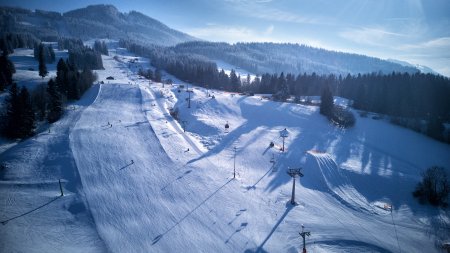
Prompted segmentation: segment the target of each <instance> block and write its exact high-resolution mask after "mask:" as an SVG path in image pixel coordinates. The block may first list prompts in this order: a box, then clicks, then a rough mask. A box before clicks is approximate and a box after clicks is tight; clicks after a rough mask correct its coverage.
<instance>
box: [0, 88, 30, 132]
mask: <svg viewBox="0 0 450 253" xmlns="http://www.w3.org/2000/svg"><path fill="white" fill-rule="evenodd" d="M7 102H8V109H7V121H8V123H7V125H6V135H7V136H8V137H10V138H25V137H28V136H31V135H32V134H33V130H34V123H35V113H34V109H33V106H32V104H31V99H30V93H29V92H28V90H27V88H25V87H22V89H21V90H20V92H19V91H18V88H17V84H15V83H14V84H13V85H12V86H11V89H10V91H9V98H8V100H7Z"/></svg>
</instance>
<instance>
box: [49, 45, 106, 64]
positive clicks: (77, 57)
mask: <svg viewBox="0 0 450 253" xmlns="http://www.w3.org/2000/svg"><path fill="white" fill-rule="evenodd" d="M95 43H97V41H96V42H95ZM99 43H100V42H99ZM94 48H95V44H94ZM100 48H101V50H100V51H98V50H96V49H92V48H90V47H88V46H85V45H84V44H83V41H81V40H80V39H72V38H59V39H58V49H59V50H64V49H67V50H68V52H69V62H70V64H71V65H74V66H76V67H77V68H78V69H103V61H102V56H101V54H102V53H103V52H102V51H106V52H108V48H107V47H106V44H103V45H102V43H100Z"/></svg>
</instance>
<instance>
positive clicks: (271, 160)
mask: <svg viewBox="0 0 450 253" xmlns="http://www.w3.org/2000/svg"><path fill="white" fill-rule="evenodd" d="M270 163H275V155H274V154H272V158H270Z"/></svg>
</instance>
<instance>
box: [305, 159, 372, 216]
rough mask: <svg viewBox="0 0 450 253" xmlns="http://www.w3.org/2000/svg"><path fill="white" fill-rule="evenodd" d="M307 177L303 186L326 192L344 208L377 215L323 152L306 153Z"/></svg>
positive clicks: (343, 172)
mask: <svg viewBox="0 0 450 253" xmlns="http://www.w3.org/2000/svg"><path fill="white" fill-rule="evenodd" d="M307 154H309V156H308V157H307V160H306V161H307V167H306V168H307V170H308V171H307V173H308V176H307V177H305V179H302V180H301V182H302V184H303V186H305V187H308V188H313V189H317V190H320V191H324V192H328V193H330V194H331V195H332V196H333V197H335V198H336V199H337V200H338V201H340V202H341V203H342V204H344V205H345V206H347V207H349V208H351V209H353V210H359V211H362V212H368V213H377V210H376V209H374V208H373V206H371V205H370V204H369V202H368V201H367V199H366V198H365V197H364V196H363V195H361V194H360V193H359V192H358V191H357V190H356V189H355V187H354V186H353V184H352V182H351V181H350V179H349V178H348V177H347V175H346V174H345V171H344V170H343V169H341V168H339V165H338V164H337V163H336V162H335V161H334V159H333V157H332V156H331V155H330V154H328V153H324V152H319V151H315V150H310V151H308V152H307Z"/></svg>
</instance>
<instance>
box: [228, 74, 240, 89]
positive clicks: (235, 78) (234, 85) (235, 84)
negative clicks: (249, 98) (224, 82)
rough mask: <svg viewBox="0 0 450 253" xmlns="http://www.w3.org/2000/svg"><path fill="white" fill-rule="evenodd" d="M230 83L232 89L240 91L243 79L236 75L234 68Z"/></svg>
mask: <svg viewBox="0 0 450 253" xmlns="http://www.w3.org/2000/svg"><path fill="white" fill-rule="evenodd" d="M230 85H231V90H232V91H239V88H240V87H241V80H240V79H239V77H238V76H237V75H236V72H235V71H234V69H232V70H231V72H230Z"/></svg>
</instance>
